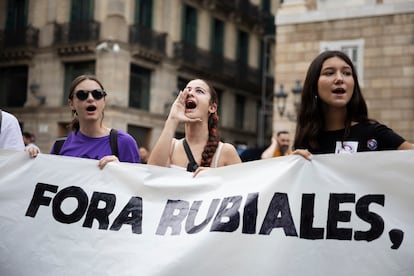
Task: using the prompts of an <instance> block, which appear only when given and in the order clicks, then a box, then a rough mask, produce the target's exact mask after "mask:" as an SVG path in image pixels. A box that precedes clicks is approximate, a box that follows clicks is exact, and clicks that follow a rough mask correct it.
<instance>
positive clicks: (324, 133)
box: [294, 51, 414, 159]
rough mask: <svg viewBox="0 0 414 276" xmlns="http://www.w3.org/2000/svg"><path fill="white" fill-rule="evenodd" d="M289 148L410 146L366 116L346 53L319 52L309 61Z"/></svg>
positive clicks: (319, 150)
mask: <svg viewBox="0 0 414 276" xmlns="http://www.w3.org/2000/svg"><path fill="white" fill-rule="evenodd" d="M294 148H295V151H294V153H296V154H300V155H302V156H304V157H305V158H308V159H311V154H323V153H335V154H342V153H355V152H362V151H381V150H405V149H414V145H413V144H411V143H409V142H407V141H406V140H405V139H404V138H402V137H401V136H400V135H398V134H397V133H395V132H394V131H393V130H391V129H390V128H388V127H387V126H385V125H383V124H381V123H379V122H377V121H375V120H373V119H370V118H369V117H368V109H367V105H366V102H365V100H364V97H363V95H362V93H361V89H360V86H359V83H358V77H357V73H356V71H355V67H354V65H353V64H352V61H351V60H350V59H349V57H348V56H347V55H346V54H344V53H343V52H340V51H325V52H322V53H321V54H319V55H318V56H317V57H316V58H315V59H314V60H313V61H312V63H311V65H310V67H309V69H308V71H307V74H306V79H305V82H304V87H303V92H302V102H301V106H300V109H299V113H298V117H297V127H296V136H295V141H294Z"/></svg>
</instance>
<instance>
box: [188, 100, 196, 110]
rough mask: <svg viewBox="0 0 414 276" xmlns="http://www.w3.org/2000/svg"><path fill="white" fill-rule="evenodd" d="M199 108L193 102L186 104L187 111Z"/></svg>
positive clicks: (189, 101)
mask: <svg viewBox="0 0 414 276" xmlns="http://www.w3.org/2000/svg"><path fill="white" fill-rule="evenodd" d="M196 107H197V104H196V103H195V102H194V101H192V100H188V101H187V102H186V103H185V108H186V109H194V108H196Z"/></svg>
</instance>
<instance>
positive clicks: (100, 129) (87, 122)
mask: <svg viewBox="0 0 414 276" xmlns="http://www.w3.org/2000/svg"><path fill="white" fill-rule="evenodd" d="M105 96H106V92H105V90H104V88H103V86H102V83H101V82H100V81H99V80H98V79H97V78H96V76H93V75H81V76H79V77H77V78H75V79H74V80H73V81H72V84H71V86H70V92H69V96H68V105H69V107H70V108H71V110H72V114H73V117H74V118H73V120H72V122H71V124H70V127H71V128H72V132H71V133H70V134H69V135H68V137H67V138H66V140H65V141H64V143H63V145H62V146H61V148H60V149H59V150H58V151H57V150H56V149H55V147H57V142H55V144H54V145H53V147H52V150H51V153H52V154H56V152H58V154H59V155H65V156H73V157H81V158H88V159H96V160H99V162H98V166H99V168H101V169H102V168H103V167H104V166H105V165H106V164H107V163H109V162H112V161H121V162H130V163H140V156H139V151H138V146H137V143H136V142H135V140H134V139H133V138H132V137H131V136H130V135H129V134H127V133H125V132H123V131H119V130H118V131H117V145H118V156H119V157H117V156H115V155H113V152H112V149H111V144H110V135H109V134H110V131H111V130H110V129H109V128H107V127H105V126H104V125H103V123H102V121H103V118H104V109H105ZM30 154H31V156H33V157H34V156H36V155H37V154H36V153H30Z"/></svg>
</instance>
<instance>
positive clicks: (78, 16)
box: [70, 0, 94, 23]
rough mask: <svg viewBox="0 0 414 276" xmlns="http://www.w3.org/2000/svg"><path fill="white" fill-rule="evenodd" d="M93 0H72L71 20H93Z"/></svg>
mask: <svg viewBox="0 0 414 276" xmlns="http://www.w3.org/2000/svg"><path fill="white" fill-rule="evenodd" d="M93 10H94V1H93V0H71V10H70V22H72V23H76V22H85V21H86V22H87V21H90V20H93Z"/></svg>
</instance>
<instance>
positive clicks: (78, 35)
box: [55, 21, 100, 44]
mask: <svg viewBox="0 0 414 276" xmlns="http://www.w3.org/2000/svg"><path fill="white" fill-rule="evenodd" d="M99 29H100V23H99V22H96V21H84V22H70V23H64V24H56V28H55V43H56V44H68V43H76V42H88V41H98V40H99Z"/></svg>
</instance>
